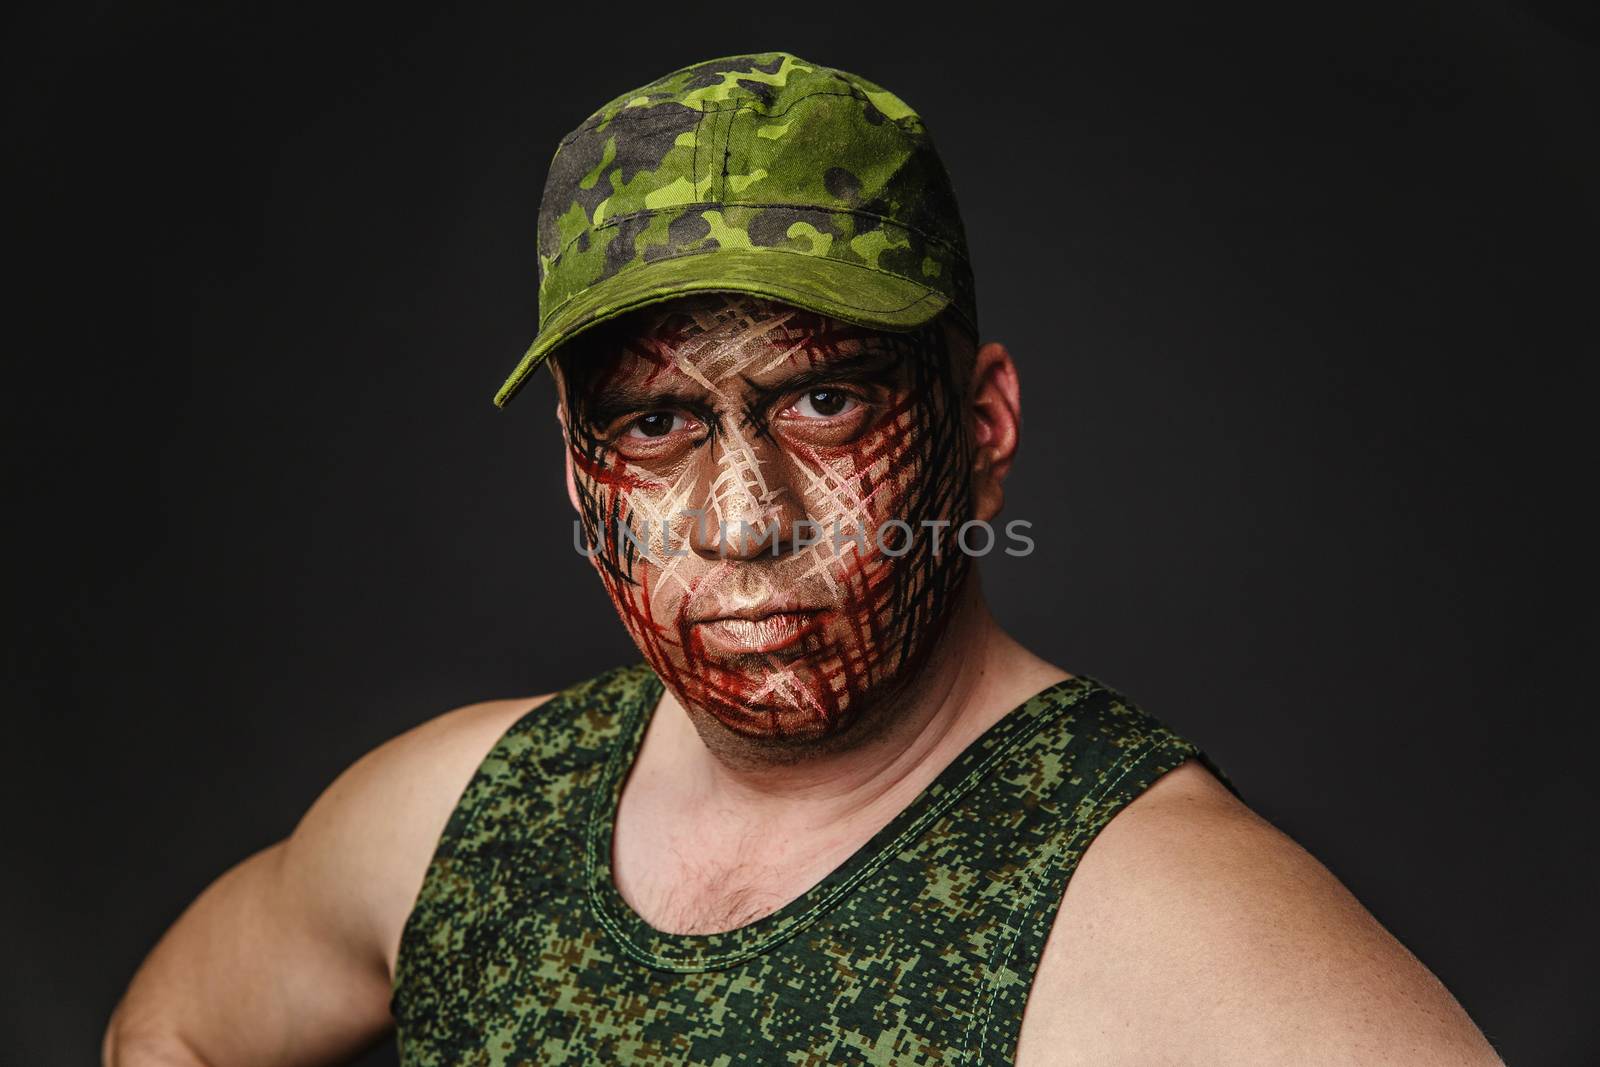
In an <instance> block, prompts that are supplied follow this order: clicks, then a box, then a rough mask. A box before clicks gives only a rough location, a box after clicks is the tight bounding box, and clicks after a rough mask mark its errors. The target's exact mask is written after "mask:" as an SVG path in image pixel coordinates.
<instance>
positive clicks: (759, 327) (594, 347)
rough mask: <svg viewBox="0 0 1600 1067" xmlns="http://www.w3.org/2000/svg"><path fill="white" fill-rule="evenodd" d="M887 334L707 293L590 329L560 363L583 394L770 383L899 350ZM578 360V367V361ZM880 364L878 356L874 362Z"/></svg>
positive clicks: (898, 340)
mask: <svg viewBox="0 0 1600 1067" xmlns="http://www.w3.org/2000/svg"><path fill="white" fill-rule="evenodd" d="M904 343H905V338H904V335H898V334H886V333H883V332H881V331H875V330H871V329H868V328H866V327H862V326H856V325H854V324H851V323H847V322H842V321H840V320H838V319H832V318H829V317H827V316H825V315H818V314H816V313H814V312H811V311H806V310H804V309H801V308H797V307H794V306H792V305H788V304H781V303H777V302H775V301H770V300H762V299H759V298H756V297H751V296H746V295H743V294H724V293H708V294H703V295H699V296H695V297H687V298H682V299H678V300H674V301H671V302H669V303H665V304H661V305H656V306H654V307H650V308H645V309H642V310H640V311H637V312H634V313H633V314H630V315H627V316H623V317H621V318H619V319H617V320H615V321H614V322H611V323H606V324H604V325H603V326H601V327H598V328H597V329H596V330H594V331H592V337H590V338H588V339H587V343H584V344H582V345H580V346H577V350H576V351H574V352H573V353H572V356H571V358H570V359H569V360H565V361H563V369H564V370H568V365H569V364H570V365H571V366H570V370H568V372H569V374H570V373H572V372H577V377H578V379H579V381H578V382H574V383H573V384H581V387H582V389H583V391H584V392H586V393H594V392H597V391H598V392H604V391H606V390H607V389H608V388H609V387H615V386H619V385H628V386H634V385H639V384H641V383H644V382H648V383H649V384H650V385H653V386H662V387H668V386H670V387H674V388H676V387H681V386H688V385H691V384H697V385H699V386H701V387H703V388H707V389H714V390H718V391H722V390H723V389H725V388H729V387H733V386H736V385H739V384H741V383H743V384H747V385H762V384H770V383H771V382H773V381H778V380H782V379H783V378H785V377H787V376H789V375H792V374H794V373H796V372H804V371H810V370H815V369H817V368H820V367H824V366H827V365H829V364H841V365H842V364H847V363H855V362H858V361H859V359H860V357H863V356H868V355H878V356H881V357H883V359H884V360H891V359H893V358H896V357H898V356H899V355H900V354H902V349H903V348H904ZM580 362H581V364H583V366H581V367H580V366H578V364H579V363H580ZM874 362H880V360H876V359H875V360H874Z"/></svg>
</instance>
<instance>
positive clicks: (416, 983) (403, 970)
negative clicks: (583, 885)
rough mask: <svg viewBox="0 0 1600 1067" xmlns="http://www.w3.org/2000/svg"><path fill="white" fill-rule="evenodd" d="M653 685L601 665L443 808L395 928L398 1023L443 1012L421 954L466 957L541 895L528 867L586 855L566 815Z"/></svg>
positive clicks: (520, 722) (545, 868)
mask: <svg viewBox="0 0 1600 1067" xmlns="http://www.w3.org/2000/svg"><path fill="white" fill-rule="evenodd" d="M658 686H659V683H658V682H657V681H656V678H655V675H654V673H652V672H651V670H650V669H649V667H648V665H646V664H643V663H639V664H634V665H631V666H625V667H618V668H615V669H612V670H609V671H606V672H605V673H604V674H600V675H597V676H596V677H594V678H591V679H589V680H587V681H584V682H580V683H579V684H577V685H574V686H572V687H570V688H568V689H565V690H563V691H562V692H560V693H558V694H556V695H555V696H554V697H552V698H551V699H550V700H547V701H546V702H545V703H543V704H541V705H539V706H538V707H535V708H532V709H530V710H529V711H528V712H527V713H526V714H524V715H522V716H521V717H520V718H518V719H517V721H516V722H514V723H513V724H512V725H511V726H510V727H509V728H508V729H507V730H506V732H505V733H504V734H502V735H501V736H500V739H499V740H498V741H497V742H496V743H495V745H494V747H493V748H491V749H490V750H489V752H488V754H487V755H485V756H484V758H483V760H482V761H481V762H480V763H479V765H478V768H477V770H476V771H475V772H474V774H473V776H472V778H471V779H470V780H469V781H468V783H467V785H466V788H465V789H464V790H463V791H462V793H461V797H460V799H459V800H458V801H457V802H456V805H455V808H454V809H452V811H451V812H450V816H449V819H448V820H447V821H446V823H445V828H444V831H443V832H442V833H441V834H440V837H439V841H438V843H437V845H436V846H435V849H434V853H433V856H432V858H431V859H430V861H429V863H428V867H427V870H426V872H425V873H424V875H423V880H422V885H421V888H420V889H419V890H418V893H417V897H416V901H415V904H414V905H413V907H412V910H411V913H410V914H409V915H408V916H407V917H406V921H405V924H404V927H403V928H402V931H401V935H400V948H399V953H398V956H397V958H396V961H395V975H394V987H393V995H392V997H391V1001H390V1009H391V1011H392V1012H393V1013H394V1015H395V1018H396V1019H401V1018H403V1017H406V1016H416V1015H418V1014H419V1013H425V1012H428V1011H434V1010H444V1009H445V1008H446V1007H447V1005H446V1004H445V1003H442V1002H440V1001H439V1000H438V999H437V998H439V997H441V996H447V994H448V991H447V990H442V989H439V988H437V987H436V986H435V985H434V984H433V983H432V981H431V979H432V978H433V977H434V976H433V974H432V968H431V966H429V967H421V968H419V966H418V965H417V961H418V960H419V959H428V960H429V961H430V964H431V962H432V961H433V960H435V959H437V957H438V955H439V953H440V952H445V953H449V954H452V955H454V954H455V953H456V952H457V951H461V950H465V953H466V955H467V956H470V952H471V949H470V947H468V946H469V945H470V944H471V942H473V941H474V940H475V939H481V938H488V937H494V936H496V931H495V926H496V925H497V923H498V922H499V921H500V920H501V919H503V918H505V917H507V916H510V915H513V914H515V908H514V905H516V904H517V903H519V902H525V901H526V900H529V899H532V896H531V895H532V894H536V893H538V892H540V891H541V888H542V887H541V885H540V884H539V880H538V879H537V878H530V877H528V876H529V875H530V874H533V875H538V874H539V873H541V872H542V873H545V874H548V875H552V876H556V875H559V872H560V868H559V865H560V864H564V863H566V862H567V859H566V858H567V857H574V856H578V855H580V854H581V850H582V840H581V838H580V837H579V835H578V832H577V830H578V828H577V825H576V823H575V821H574V820H573V818H572V817H571V811H572V809H573V808H574V807H575V806H579V805H580V801H581V798H583V797H584V796H586V789H587V788H588V787H589V785H590V784H591V783H592V781H593V779H594V778H595V777H596V776H597V775H598V774H599V772H600V771H601V770H602V769H603V768H604V767H605V764H606V761H607V759H608V758H609V757H610V756H611V753H612V751H613V750H614V749H615V747H616V744H617V739H618V735H619V733H620V731H621V730H622V729H623V727H624V725H625V724H626V723H628V722H629V721H631V720H632V719H634V718H635V717H636V716H637V715H638V714H639V713H640V712H641V710H642V709H641V708H640V707H639V705H640V704H641V702H643V701H647V700H654V699H655V697H656V695H657V694H658V693H659V688H658ZM529 857H543V858H544V860H546V861H548V863H549V864H556V866H553V867H552V866H549V865H548V864H543V863H530V861H529ZM419 972H420V973H419ZM424 976H426V977H427V978H428V979H430V980H429V981H423V980H422V979H423V977H424Z"/></svg>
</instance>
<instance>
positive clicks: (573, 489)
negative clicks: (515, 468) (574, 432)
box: [556, 400, 583, 515]
mask: <svg viewBox="0 0 1600 1067" xmlns="http://www.w3.org/2000/svg"><path fill="white" fill-rule="evenodd" d="M556 422H557V423H558V424H559V425H560V426H561V458H562V460H563V461H564V462H565V463H566V466H567V499H568V500H570V501H572V510H573V511H576V512H577V513H578V514H580V515H581V514H583V509H582V508H581V507H579V506H578V483H577V482H576V481H574V480H573V477H572V449H571V448H570V447H569V446H568V445H567V408H566V405H564V404H562V403H561V401H559V400H557V401H556Z"/></svg>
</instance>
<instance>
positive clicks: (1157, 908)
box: [1017, 761, 1500, 1067]
mask: <svg viewBox="0 0 1600 1067" xmlns="http://www.w3.org/2000/svg"><path fill="white" fill-rule="evenodd" d="M1017 1062H1018V1063H1020V1064H1023V1065H1024V1067H1030V1065H1032V1067H1037V1065H1040V1064H1058V1063H1059V1064H1068V1063H1074V1064H1075V1063H1097V1064H1114V1063H1140V1064H1146V1063H1177V1062H1184V1063H1189V1062H1227V1063H1242V1064H1254V1063H1262V1064H1267V1063H1272V1064H1281V1063H1297V1064H1357V1063H1359V1064H1389V1063H1394V1064H1400V1063H1404V1064H1412V1065H1426V1064H1498V1063H1500V1060H1499V1059H1498V1057H1496V1056H1495V1054H1494V1052H1493V1050H1492V1049H1491V1048H1490V1046H1489V1044H1488V1042H1487V1041H1485V1039H1484V1038H1483V1036H1482V1034H1481V1033H1480V1032H1479V1031H1478V1029H1477V1027H1476V1026H1474V1025H1473V1023H1472V1021H1471V1020H1470V1019H1469V1018H1468V1017H1467V1015H1466V1013H1465V1012H1464V1011H1463V1010H1462V1009H1461V1007H1460V1005H1458V1004H1457V1003H1456V1001H1455V999H1454V998H1453V997H1452V996H1451V995H1450V993H1449V991H1448V990H1446V989H1445V988H1444V986H1443V985H1442V984H1441V983H1440V982H1439V980H1438V979H1437V978H1435V977H1434V976H1433V975H1432V974H1431V973H1430V972H1429V971H1428V969H1427V968H1426V967H1424V966H1423V965H1422V964H1421V963H1420V962H1419V961H1418V960H1417V959H1416V957H1415V956H1413V955H1411V953H1410V952H1408V951H1407V950H1406V949H1405V947H1404V946H1402V945H1401V944H1400V943H1399V942H1398V941H1397V940H1395V939H1394V937H1392V936H1391V935H1390V934H1389V933H1388V931H1386V930H1384V928H1383V927H1382V926H1381V925H1379V923H1378V922H1377V920H1376V919H1374V918H1373V917H1372V915H1371V914H1369V913H1368V912H1367V910H1366V909H1365V908H1363V907H1362V906H1361V905H1360V903H1359V902H1357V901H1356V899H1355V898H1354V897H1353V896H1352V895H1351V894H1350V892H1349V891H1348V890H1346V889H1345V888H1344V886H1343V885H1341V884H1340V883H1339V881H1338V880H1337V879H1336V878H1334V877H1333V875H1332V874H1331V873H1329V872H1328V870H1327V869H1326V868H1325V867H1323V866H1322V864H1320V863H1318V862H1317V861H1316V859H1314V858H1313V857H1312V856H1311V855H1310V854H1309V853H1307V852H1306V851H1305V850H1304V849H1302V848H1301V847H1300V846H1299V845H1297V844H1295V843H1294V842H1293V841H1291V840H1290V839H1289V838H1288V837H1287V836H1285V835H1284V834H1282V833H1281V832H1279V831H1278V830H1277V829H1275V828H1274V827H1273V826H1272V825H1271V824H1269V823H1267V822H1266V821H1265V820H1264V819H1262V818H1260V817H1259V816H1257V815H1256V814H1255V813H1254V812H1252V811H1251V810H1250V809H1249V808H1247V807H1246V806H1245V805H1244V804H1242V803H1240V802H1239V801H1238V800H1237V799H1236V798H1235V797H1234V796H1233V795H1232V794H1231V793H1229V792H1228V791H1227V789H1225V788H1224V787H1223V786H1222V784H1221V783H1220V782H1218V781H1217V780H1216V779H1215V778H1214V777H1212V775H1211V774H1210V773H1209V772H1207V771H1206V770H1205V769H1204V768H1203V767H1201V766H1200V765H1199V764H1198V763H1195V762H1192V761H1191V762H1190V763H1187V764H1185V765H1184V766H1182V767H1180V768H1178V769H1177V770H1175V771H1173V772H1171V773H1170V774H1168V775H1166V776H1165V777H1163V778H1162V779H1161V780H1160V781H1158V782H1156V783H1155V785H1153V786H1152V787H1151V788H1150V789H1149V790H1147V791H1146V792H1145V793H1144V794H1142V795H1141V796H1140V797H1139V798H1138V799H1137V800H1135V801H1134V802H1133V803H1132V804H1130V805H1128V807H1127V808H1126V809H1124V810H1123V811H1122V812H1121V813H1120V814H1119V815H1118V816H1117V817H1116V818H1115V819H1113V820H1112V821H1111V822H1110V824H1109V825H1107V827H1106V828H1105V829H1104V830H1103V831H1102V832H1101V833H1100V835H1099V836H1098V837H1097V838H1096V839H1095V841H1094V843H1093V844H1092V845H1091V846H1090V847H1089V849H1088V851H1087V852H1086V853H1085V854H1084V857H1083V860H1082V862H1081V864H1080V865H1079V868H1078V871H1077V873H1076V874H1075V875H1074V876H1073V879H1072V881H1071V883H1070V884H1069V886H1068V888H1067V892H1066V895H1065V897H1064V898H1063V900H1062V906H1061V911H1060V913H1059V915H1058V916H1057V919H1056V923H1055V926H1054V928H1053V930H1052V931H1051V935H1050V939H1049V942H1048V944H1047V945H1046V947H1045V952H1044V956H1043V959H1042V960H1041V962H1040V967H1039V973H1038V977H1037V979H1036V981H1035V984H1034V988H1033V992H1032V995H1031V996H1030V998H1029V1001H1028V1008H1027V1013H1026V1016H1025V1018H1024V1025H1023V1035H1022V1041H1021V1044H1020V1045H1019V1048H1018V1059H1017Z"/></svg>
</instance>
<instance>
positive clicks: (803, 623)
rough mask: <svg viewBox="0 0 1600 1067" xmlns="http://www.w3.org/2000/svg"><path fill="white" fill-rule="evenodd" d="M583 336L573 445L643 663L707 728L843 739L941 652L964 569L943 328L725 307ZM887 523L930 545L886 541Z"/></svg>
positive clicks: (589, 521) (582, 497)
mask: <svg viewBox="0 0 1600 1067" xmlns="http://www.w3.org/2000/svg"><path fill="white" fill-rule="evenodd" d="M586 341H587V343H585V344H584V345H582V346H581V347H580V349H579V351H578V352H576V353H575V354H568V355H566V356H565V357H564V358H563V359H562V361H561V364H560V370H561V372H562V373H561V375H560V377H561V380H562V384H563V390H564V391H563V401H564V404H565V411H566V425H567V443H568V448H569V450H570V454H571V460H572V466H573V474H574V482H575V486H576V490H577V496H578V503H579V511H580V513H581V521H582V525H583V527H584V531H585V533H586V535H587V537H588V541H589V543H590V544H591V545H593V546H594V547H595V549H596V551H595V552H594V555H593V556H592V557H591V558H592V561H593V563H594V566H595V568H596V570H597V571H598V572H599V574H600V576H601V579H602V580H603V581H604V583H605V586H606V590H607V592H608V593H609V594H610V596H611V598H612V601H613V602H614V603H615V604H616V607H617V611H618V613H619V614H620V616H621V618H622V621H623V624H624V625H625V626H626V627H627V628H628V631H629V633H630V634H631V635H632V637H633V639H634V641H635V642H636V643H637V644H638V646H639V649H640V651H641V652H642V653H643V654H644V656H645V658H646V659H647V660H648V661H649V663H650V664H651V666H652V667H653V668H654V669H655V671H656V673H657V674H659V675H660V676H661V678H662V679H663V681H665V682H666V684H667V685H668V686H670V687H671V688H672V690H673V691H674V693H676V694H677V696H678V697H679V699H680V700H681V701H682V702H683V704H684V705H685V707H686V708H687V709H688V710H689V711H690V712H691V714H694V715H697V718H698V717H699V716H701V715H709V716H712V717H714V718H715V720H716V721H717V722H719V723H721V724H722V725H723V726H724V727H726V728H727V729H728V730H731V731H733V732H734V733H736V734H738V735H741V736H743V737H745V738H751V739H756V740H759V741H762V742H770V743H773V744H777V745H781V744H784V743H800V744H807V743H814V742H816V741H817V740H818V739H821V738H827V737H830V736H836V735H839V734H840V733H842V732H843V731H845V730H846V729H848V728H849V727H850V725H851V724H852V723H854V722H856V721H857V720H858V719H859V718H860V717H861V716H862V715H863V714H864V713H865V712H866V711H867V710H868V709H870V708H871V707H872V706H873V705H874V704H875V703H876V702H877V701H878V700H879V699H881V698H882V697H883V696H884V695H886V694H887V693H890V692H892V691H893V690H894V688H895V687H896V685H897V684H898V683H899V682H900V681H901V680H902V679H903V678H905V677H906V676H907V673H908V672H909V671H910V670H911V669H912V668H913V667H914V666H915V664H916V663H917V662H918V661H919V660H920V659H921V657H923V656H925V655H926V653H927V651H928V650H929V648H930V647H931V646H932V645H933V643H934V641H935V640H936V638H937V636H938V633H939V631H940V628H941V626H942V625H943V622H944V621H945V618H946V617H947V615H948V612H949V606H950V604H951V602H952V600H953V598H954V595H955V592H956V590H957V589H958V588H959V586H960V584H961V581H962V579H963V578H964V576H965V573H966V567H967V562H968V561H967V559H966V557H965V556H964V555H962V554H961V553H960V552H957V551H953V550H952V549H951V547H950V545H949V541H950V538H949V536H948V530H949V529H950V528H953V527H955V526H959V525H960V523H961V522H963V521H964V520H965V519H966V518H968V517H969V499H968V497H969V485H970V458H969V450H968V448H967V437H966V432H965V429H964V422H963V419H962V410H961V405H960V403H959V392H958V390H957V388H956V384H955V382H954V380H953V375H952V367H951V359H950V351H949V348H948V343H947V338H946V334H945V331H944V326H943V324H942V323H939V322H937V321H936V322H934V323H932V324H929V325H928V326H925V327H923V328H921V329H919V330H917V331H914V332H909V333H889V332H879V331H873V330H869V329H864V328H861V327H856V326H852V325H849V324H847V323H843V322H840V321H838V320H835V319H830V318H826V317H823V316H820V315H816V314H813V313H810V312H806V311H801V310H799V309H797V308H793V307H789V306H786V305H781V304H775V303H770V302H767V301H763V300H758V299H755V298H751V297H746V296H734V295H728V294H714V295H709V296H705V297H698V298H693V299H691V300H683V301H676V302H673V303H671V304H668V305H664V306H663V308H661V309H647V310H646V311H645V312H641V313H638V314H635V315H633V316H629V317H627V318H624V319H621V320H618V321H617V322H615V323H613V324H610V325H609V326H608V327H601V328H599V329H597V330H596V331H594V332H593V338H592V339H586ZM696 512H698V513H699V515H697V514H696ZM889 520H900V521H901V522H903V523H905V524H906V527H908V528H909V530H910V531H912V532H913V535H912V536H911V537H909V538H905V536H904V533H903V532H901V528H900V527H892V528H890V530H889V532H888V534H887V536H886V537H884V538H882V539H881V540H880V538H879V536H878V531H879V530H880V529H882V528H883V527H884V524H885V523H886V522H887V521H889ZM941 521H943V522H948V523H950V524H951V527H946V528H945V530H946V536H945V537H944V538H943V539H942V540H941V541H940V542H939V546H938V550H937V551H935V545H934V542H935V539H934V538H933V537H932V536H931V535H930V531H931V530H932V529H933V528H934V524H936V523H939V522H941ZM797 533H798V536H796V534H797Z"/></svg>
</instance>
